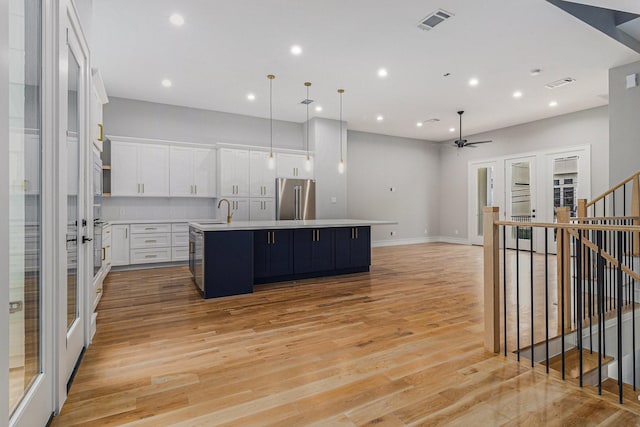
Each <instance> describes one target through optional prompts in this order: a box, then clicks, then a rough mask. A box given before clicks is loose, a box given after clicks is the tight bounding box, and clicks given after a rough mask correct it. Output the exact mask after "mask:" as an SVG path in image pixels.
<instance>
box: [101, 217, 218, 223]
mask: <svg viewBox="0 0 640 427" xmlns="http://www.w3.org/2000/svg"><path fill="white" fill-rule="evenodd" d="M103 221H104V222H106V223H109V224H115V225H118V224H176V223H184V224H188V223H190V222H197V223H206V224H211V223H215V222H219V223H223V222H224V219H215V218H209V219H123V220H117V221H111V220H108V219H105V220H103Z"/></svg>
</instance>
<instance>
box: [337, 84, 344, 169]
mask: <svg viewBox="0 0 640 427" xmlns="http://www.w3.org/2000/svg"><path fill="white" fill-rule="evenodd" d="M338 93H339V94H340V163H338V173H340V174H343V173H344V160H342V94H343V93H344V89H338Z"/></svg>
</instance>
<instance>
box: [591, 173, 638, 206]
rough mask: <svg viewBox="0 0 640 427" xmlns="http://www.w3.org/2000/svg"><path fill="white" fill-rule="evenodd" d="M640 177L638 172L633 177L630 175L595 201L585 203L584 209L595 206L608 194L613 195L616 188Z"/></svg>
mask: <svg viewBox="0 0 640 427" xmlns="http://www.w3.org/2000/svg"><path fill="white" fill-rule="evenodd" d="M639 176H640V171H638V172H636V173H634V174H633V175H631V176H630V177H628V178H627V179H624V180H622V181H620V182H619V183H618V184H616V185H614V186H613V187H611V188H610V189H608V190H607V191H605V192H604V193H602V194H600V195H599V196H598V197H596V198H595V199H593V200H592V201H590V202H587V204H586V207H587V208H588V207H589V206H592V205H595V204H596V202H599V201H600V200H602V199H604V198H605V197H607V196H608V195H609V194H611V193H613V192H614V191H616V190H617V189H618V188H620V187H622V186H623V185H625V184H627V183H629V182H631V181H633V180H634V179H635V178H637V177H639Z"/></svg>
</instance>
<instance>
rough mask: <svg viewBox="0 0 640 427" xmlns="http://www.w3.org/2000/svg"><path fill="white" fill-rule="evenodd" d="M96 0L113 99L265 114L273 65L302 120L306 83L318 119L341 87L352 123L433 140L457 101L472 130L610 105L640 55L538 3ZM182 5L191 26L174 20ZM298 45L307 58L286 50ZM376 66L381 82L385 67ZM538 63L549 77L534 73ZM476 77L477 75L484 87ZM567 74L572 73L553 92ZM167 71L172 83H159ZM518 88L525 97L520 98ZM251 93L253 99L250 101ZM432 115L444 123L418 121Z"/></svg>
mask: <svg viewBox="0 0 640 427" xmlns="http://www.w3.org/2000/svg"><path fill="white" fill-rule="evenodd" d="M633 1H634V2H636V1H638V0H633ZM593 2H595V0H594V1H591V3H593ZM604 2H605V0H601V1H600V2H599V3H604ZM93 3H94V21H93V22H94V23H93V29H92V36H93V40H92V42H91V45H92V54H93V66H95V67H98V68H100V70H101V72H102V76H103V78H104V81H105V85H106V88H107V91H108V93H109V95H110V96H118V97H126V98H133V99H141V100H147V101H153V102H160V103H167V104H175V105H182V106H189V107H196V108H204V109H209V110H217V111H225V112H231V113H238V114H246V115H251V116H258V117H268V113H269V110H268V87H269V85H268V79H267V78H266V75H267V74H270V73H273V74H275V75H276V80H275V81H274V89H273V92H274V118H275V119H280V120H290V121H295V122H302V121H304V120H305V108H304V106H303V105H300V104H299V102H300V101H301V100H302V99H304V98H305V87H304V85H303V83H304V82H305V81H311V82H312V83H313V85H312V86H311V94H310V98H311V99H314V100H316V103H314V104H312V106H315V105H317V104H320V105H321V106H322V107H323V111H322V112H321V113H316V112H315V111H314V110H313V109H311V112H312V116H320V117H326V118H332V119H337V118H338V110H339V106H338V94H337V92H336V90H337V89H338V88H344V89H345V90H346V92H345V94H344V119H345V120H346V121H348V127H349V129H354V130H361V131H368V132H375V133H382V134H389V135H397V136H406V137H414V138H420V139H426V140H434V141H442V140H448V139H453V134H451V133H450V132H449V128H450V127H452V126H453V127H456V128H457V120H458V117H457V114H456V111H457V110H459V109H464V110H466V112H467V113H466V114H465V121H464V129H463V130H464V133H465V134H467V135H469V134H474V133H478V132H483V131H487V130H491V129H496V128H501V127H505V126H510V125H515V124H519V123H524V122H528V121H532V120H537V119H542V118H546V117H550V116H555V115H559V114H565V113H569V112H573V111H578V110H582V109H586V108H591V107H596V106H600V105H605V104H606V103H607V101H606V99H607V96H606V95H607V93H608V70H609V68H612V67H615V66H619V65H623V64H627V63H630V62H633V61H637V60H640V55H639V54H638V53H636V52H634V51H632V50H631V49H629V48H627V47H625V46H623V45H622V44H620V43H618V42H616V41H614V40H613V39H611V38H609V37H608V36H606V35H604V34H602V33H601V32H599V31H597V30H595V29H593V28H591V27H590V26H588V25H587V24H585V23H583V22H581V21H579V20H578V19H576V18H574V17H572V16H570V15H569V14H567V13H565V12H563V11H562V10H560V9H559V8H557V7H555V6H553V5H551V4H549V3H547V2H546V1H543V0H518V1H513V0H482V1H470V0H439V1H435V0H401V1H400V0H375V1H373V0H304V1H303V0H227V1H222V0H220V1H218V0H215V1H214V0H209V1H205V0H180V1H178V0H135V1H132V0H94V2H93ZM609 3H611V2H609ZM438 8H442V9H445V10H447V11H449V12H451V13H453V14H454V15H455V16H454V17H453V18H452V19H450V20H448V21H446V22H444V23H442V24H441V25H440V26H438V27H436V28H435V29H433V30H431V31H426V32H425V31H422V30H419V29H418V28H417V23H418V21H419V20H420V19H421V18H424V17H425V16H426V15H427V14H429V13H431V12H433V11H435V10H436V9H438ZM176 12H177V13H180V14H182V15H183V16H184V18H185V21H186V22H185V24H184V25H183V26H182V27H175V26H173V25H171V24H170V23H169V20H168V17H169V16H170V15H171V14H172V13H176ZM293 44H299V45H300V46H302V48H303V50H304V51H303V53H302V55H300V56H293V55H291V54H290V53H289V48H290V46H291V45H293ZM380 67H385V68H387V69H388V72H389V76H388V77H387V78H386V79H380V78H379V77H378V76H377V70H378V68H380ZM533 68H541V69H542V70H543V72H542V74H540V75H538V76H535V77H532V76H530V75H529V70H531V69H533ZM444 73H451V75H450V76H449V77H443V74H444ZM471 77H477V78H478V79H479V81H480V84H479V85H478V86H477V87H475V88H472V87H469V85H468V84H467V82H468V80H469V79H470V78H471ZM563 77H573V78H575V79H576V80H577V81H576V83H574V84H572V85H568V86H565V87H562V88H559V89H554V90H549V89H546V88H545V87H544V84H546V83H548V82H551V81H554V80H557V79H560V78H563ZM164 78H169V79H171V80H172V81H173V87H171V88H169V89H167V88H164V87H162V86H161V85H160V82H161V80H162V79H164ZM516 90H520V91H522V92H523V94H524V96H523V97H522V98H521V99H517V100H516V99H514V98H513V97H512V93H513V92H514V91H516ZM249 92H252V93H255V94H256V97H257V99H256V100H255V101H253V102H249V101H247V98H246V95H247V94H248V93H249ZM551 100H556V101H557V102H558V103H559V105H558V107H556V108H550V107H549V106H548V104H549V102H550V101H551ZM379 114H381V115H383V116H384V120H383V121H382V122H377V121H376V116H377V115H379ZM430 118H439V119H440V120H441V121H440V122H438V123H431V124H425V125H424V126H423V127H421V128H418V127H416V122H418V121H422V120H426V119H430Z"/></svg>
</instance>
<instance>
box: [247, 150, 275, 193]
mask: <svg viewBox="0 0 640 427" xmlns="http://www.w3.org/2000/svg"><path fill="white" fill-rule="evenodd" d="M250 157H251V160H250V164H251V172H250V175H251V184H250V193H251V194H250V195H251V197H275V193H276V191H275V189H276V171H275V169H269V167H268V160H269V153H268V152H266V151H251V153H250Z"/></svg>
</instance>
